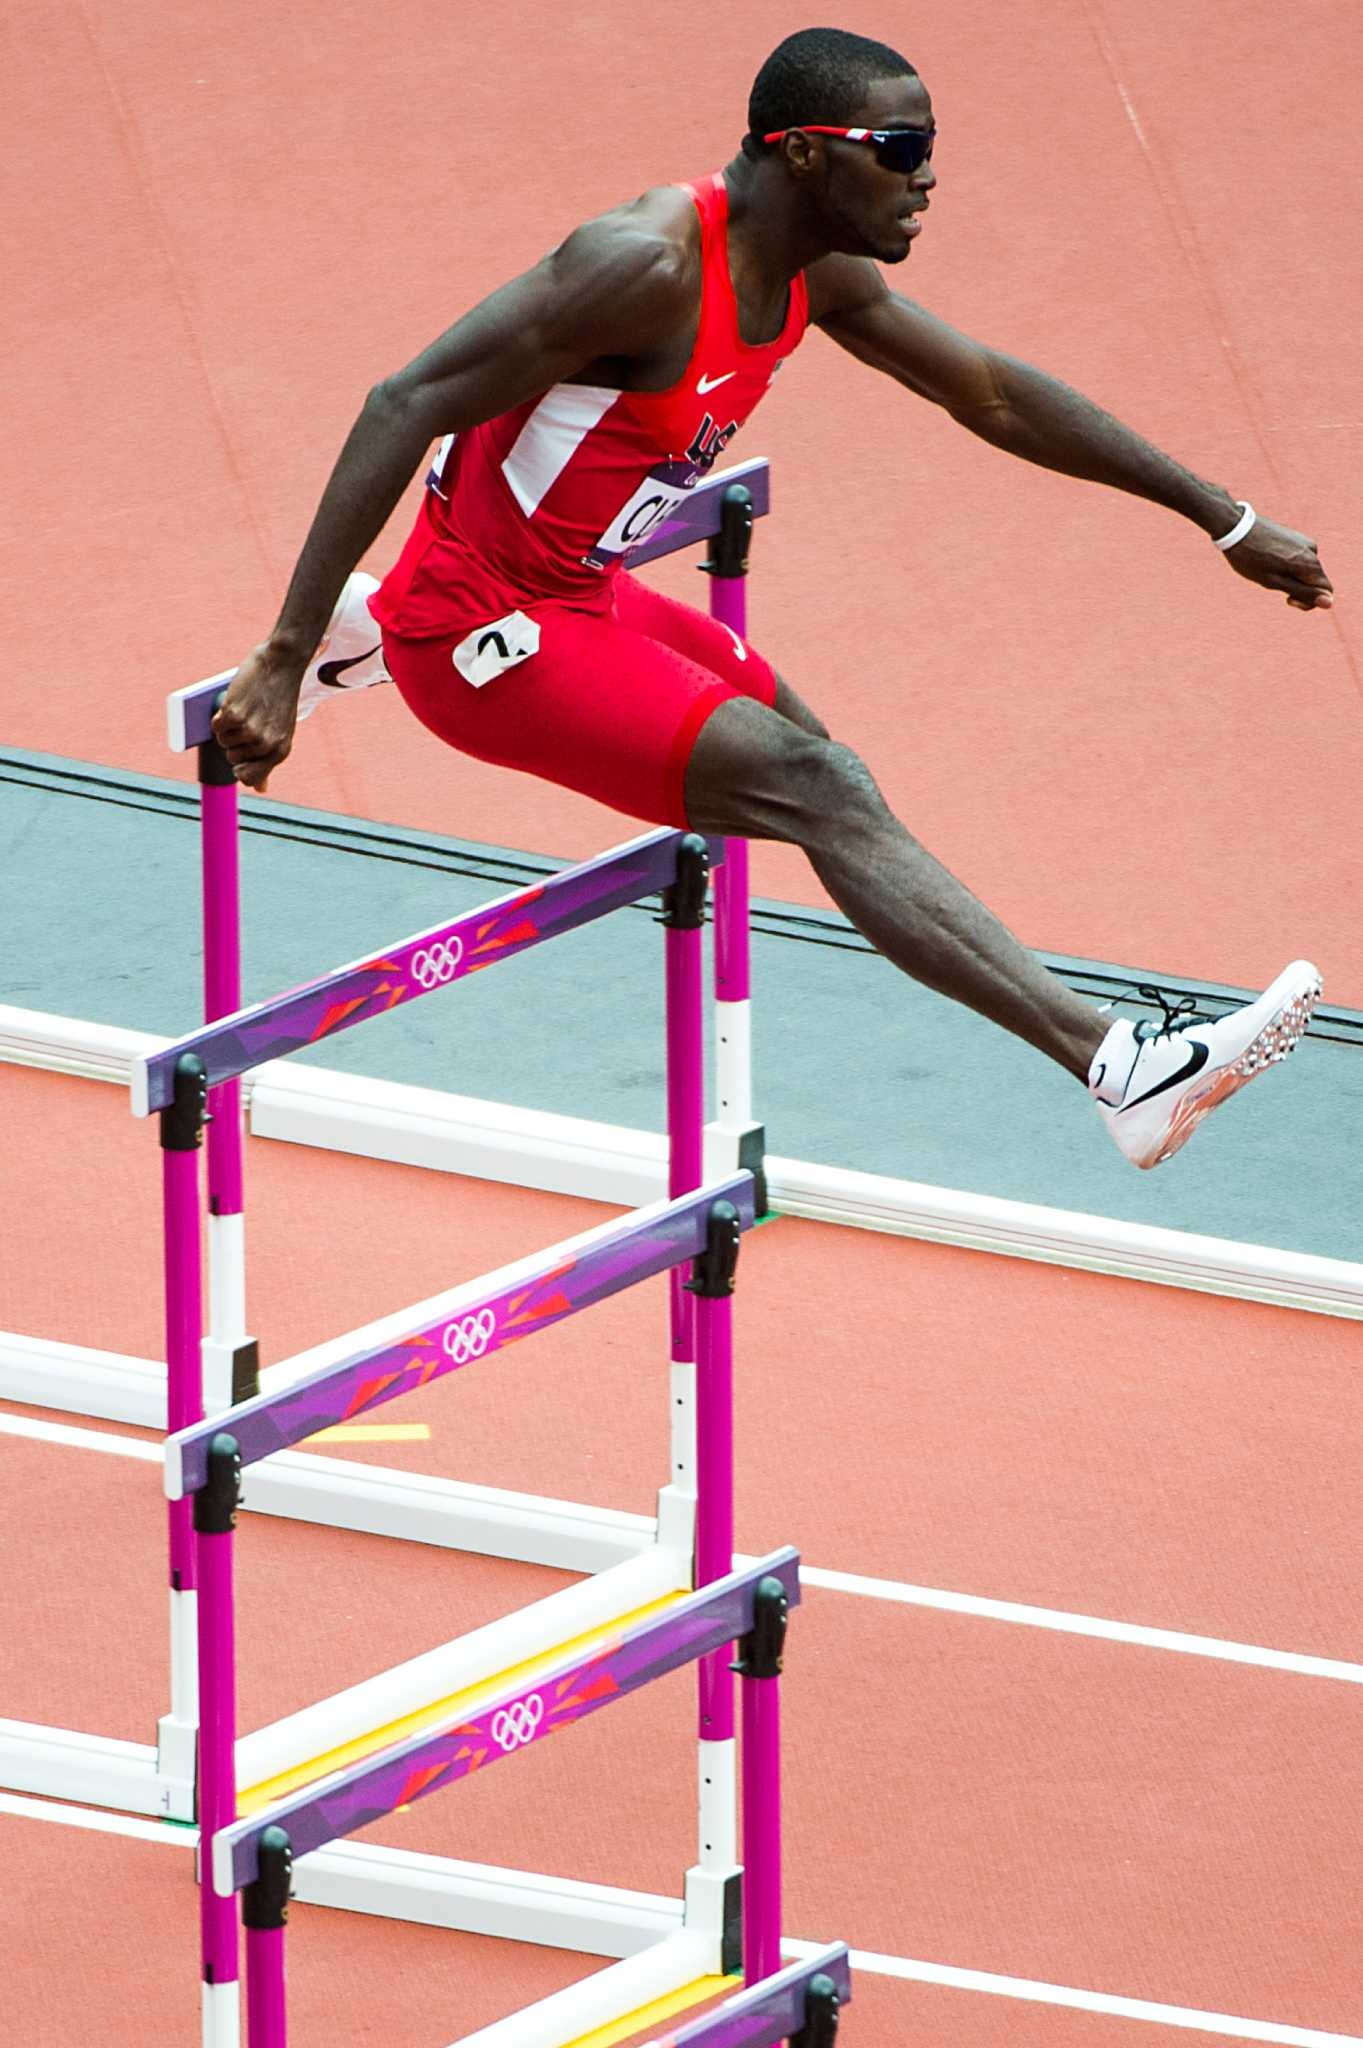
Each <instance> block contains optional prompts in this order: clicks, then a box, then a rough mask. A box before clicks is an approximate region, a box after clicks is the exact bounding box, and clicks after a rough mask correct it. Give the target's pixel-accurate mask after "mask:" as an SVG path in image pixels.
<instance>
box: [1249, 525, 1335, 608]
mask: <svg viewBox="0 0 1363 2048" xmlns="http://www.w3.org/2000/svg"><path fill="white" fill-rule="evenodd" d="M1226 560H1227V561H1228V562H1229V563H1230V565H1231V567H1232V569H1234V571H1235V573H1236V575H1237V576H1245V577H1248V579H1249V581H1250V582H1251V583H1261V584H1262V585H1263V587H1264V589H1265V590H1280V591H1282V592H1283V594H1284V596H1285V597H1286V598H1287V601H1288V603H1289V604H1290V605H1295V606H1296V608H1297V610H1298V611H1301V612H1315V611H1328V610H1329V608H1330V606H1331V605H1332V604H1333V603H1334V601H1335V596H1334V585H1333V584H1332V583H1331V581H1330V579H1329V577H1328V576H1327V575H1326V573H1325V571H1324V569H1322V568H1321V566H1320V556H1319V555H1318V554H1317V553H1316V544H1315V542H1314V541H1313V540H1308V539H1307V537H1306V535H1305V534H1304V533H1296V532H1294V531H1293V529H1292V528H1291V527H1290V526H1275V525H1274V523H1273V521H1272V520H1271V519H1256V520H1255V522H1254V524H1253V526H1252V527H1251V528H1250V530H1249V532H1248V533H1247V534H1246V535H1245V537H1244V539H1243V540H1238V541H1237V542H1236V543H1235V546H1234V547H1233V548H1227V550H1226Z"/></svg>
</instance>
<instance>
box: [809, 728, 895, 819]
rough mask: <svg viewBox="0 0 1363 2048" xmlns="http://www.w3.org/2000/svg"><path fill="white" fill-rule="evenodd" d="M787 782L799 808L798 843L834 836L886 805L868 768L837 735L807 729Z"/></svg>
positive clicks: (879, 810)
mask: <svg viewBox="0 0 1363 2048" xmlns="http://www.w3.org/2000/svg"><path fill="white" fill-rule="evenodd" d="M791 786H792V793H793V794H794V795H795V797H796V800H797V802H798V805H799V810H800V816H801V824H802V826H803V830H802V833H801V843H802V844H815V843H817V842H818V841H819V840H822V839H826V838H829V837H837V835H838V834H839V832H843V831H846V830H847V829H849V828H850V827H852V826H854V825H857V824H862V823H868V822H870V821H872V820H874V819H875V818H877V817H879V816H880V815H881V814H882V813H883V811H884V809H885V800H884V798H883V797H882V796H881V794H880V791H879V790H878V789H877V787H876V783H875V778H874V777H873V775H872V774H871V771H870V769H869V768H868V767H867V766H866V763H865V762H864V761H863V760H862V758H861V756H860V754H857V753H854V752H853V750H852V748H851V747H848V746H844V745H843V743H842V742H841V741H840V740H830V739H818V738H816V737H815V736H814V735H813V734H810V735H809V736H808V738H807V739H806V742H805V744H804V746H802V747H801V748H800V749H799V750H798V754H797V757H796V759H795V760H794V762H793V763H792V774H791Z"/></svg>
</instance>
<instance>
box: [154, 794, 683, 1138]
mask: <svg viewBox="0 0 1363 2048" xmlns="http://www.w3.org/2000/svg"><path fill="white" fill-rule="evenodd" d="M688 839H690V840H691V841H692V843H693V844H695V843H699V844H701V845H704V844H705V842H704V841H700V842H696V841H695V840H694V836H693V835H689V834H684V833H681V832H669V831H662V832H649V833H645V834H644V835H643V837H642V838H639V839H633V840H629V841H628V842H627V843H626V844H625V845H623V846H619V847H615V848H613V849H612V850H611V852H609V853H603V854H600V855H598V856H597V858H596V859H595V860H589V861H584V862H583V863H582V865H581V866H580V867H575V868H567V869H565V870H564V872H563V873H562V874H557V875H551V876H550V877H549V879H548V880H547V881H545V882H541V883H540V884H538V886H537V887H535V888H533V889H520V890H516V891H514V892H513V893H512V894H511V895H509V896H499V897H495V898H494V899H493V900H492V901H491V902H489V903H484V904H481V905H480V906H479V908H478V909H476V910H470V911H467V912H465V914H464V915H463V916H461V917H456V918H451V919H450V920H449V921H448V922H447V923H445V924H439V925H432V926H430V927H429V928H428V929H427V930H426V931H421V932H414V933H413V934H412V935H411V936H410V937H408V938H405V939H399V940H398V941H397V943H396V944H395V945H393V946H390V947H388V948H387V950H386V951H384V952H382V953H377V954H372V955H370V957H369V958H368V959H365V960H354V961H351V962H349V963H348V964H347V965H346V966H344V967H337V968H334V969H333V970H332V972H331V973H330V974H324V975H322V976H320V977H319V978H318V979H317V980H316V981H310V982H307V983H306V984H305V985H304V986H303V987H302V988H296V989H289V990H286V991H285V993H284V994H283V995H278V996H272V997H270V998H269V999H267V1000H266V1001H265V1002H263V1003H255V1004H253V1005H252V1006H251V1007H250V1008H249V1009H245V1010H238V1011H236V1012H235V1014H234V1015H232V1016H230V1017H223V1018H219V1019H218V1020H216V1021H215V1022H214V1023H211V1024H205V1025H204V1026H203V1027H202V1028H201V1029H200V1030H198V1031H192V1032H189V1033H187V1034H186V1036H185V1037H183V1038H180V1039H177V1040H176V1041H175V1043H174V1044H173V1045H169V1046H166V1047H165V1048H164V1049H163V1050H161V1051H160V1052H155V1053H151V1054H149V1055H147V1056H146V1057H145V1058H142V1059H138V1060H136V1061H135V1062H134V1064H133V1076H132V1096H133V1114H134V1115H135V1116H146V1115H148V1114H150V1113H152V1112H154V1111H156V1110H161V1109H165V1108H167V1107H168V1106H169V1104H170V1101H171V1098H172V1093H173V1077H174V1073H175V1067H176V1062H177V1061H178V1060H180V1059H182V1058H183V1057H184V1056H185V1055H186V1054H187V1053H192V1054H193V1055H194V1056H195V1057H196V1058H197V1059H199V1060H201V1061H202V1062H203V1065H204V1069H205V1072H206V1073H207V1076H208V1085H209V1086H210V1088H216V1087H218V1086H220V1085H221V1083H222V1082H224V1081H226V1080H230V1079H232V1078H234V1077H235V1076H237V1075H239V1074H245V1073H249V1071H250V1070H251V1068H252V1067H258V1066H260V1065H261V1064H262V1063H263V1062H264V1061H266V1060H271V1059H278V1058H280V1057H282V1056H283V1055H284V1054H286V1053H291V1052H297V1051H298V1050H299V1049H300V1048H301V1047H303V1046H307V1045H317V1044H319V1043H320V1042H321V1040H323V1039H324V1038H331V1037H334V1036H335V1034H336V1033H337V1032H339V1031H346V1030H349V1029H350V1027H351V1026H352V1025H354V1024H360V1023H363V1022H364V1020H365V1019H366V1018H368V1017H378V1016H382V1015H384V1014H385V1013H386V1012H387V1011H389V1010H394V1009H397V1008H398V1007H399V1006H400V1005H401V1004H404V1003H410V1002H413V1001H415V1000H416V998H417V997H418V996H424V995H429V994H430V993H431V992H432V990H434V989H437V988H446V987H449V986H450V985H451V984H452V983H454V982H456V981H462V980H463V979H464V977H465V976H466V975H469V974H476V973H479V972H480V971H481V970H482V969H484V968H487V967H491V966H493V965H495V964H496V963H497V962H498V961H501V960H510V959H512V958H514V956H515V955H516V954H518V953H524V952H527V951H528V950H529V949H530V947H532V946H537V945H539V944H540V943H541V942H542V941H543V940H545V939H552V938H556V937H557V936H558V935H559V934H560V933H561V932H567V931H574V930H576V929H577V927H578V926H580V925H584V924H590V923H592V922H593V920H594V919H596V918H598V917H606V916H608V915H609V914H610V912H611V911H613V910H620V909H623V908H624V906H625V905H626V904H629V903H636V902H638V901H639V899H640V898H641V897H644V896H651V895H653V894H655V893H656V892H659V891H666V890H669V889H671V888H672V886H673V883H674V882H675V880H676V875H677V864H678V857H679V851H680V849H681V848H682V846H683V844H684V843H685V842H686V841H687V840H688ZM710 851H711V854H712V857H717V858H720V859H722V858H723V842H722V841H719V840H717V841H714V842H712V843H711V847H710Z"/></svg>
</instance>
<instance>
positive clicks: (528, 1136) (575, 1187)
mask: <svg viewBox="0 0 1363 2048" xmlns="http://www.w3.org/2000/svg"><path fill="white" fill-rule="evenodd" d="M170 1042H171V1041H170V1040H169V1039H167V1038H163V1037H159V1036H155V1035H153V1034H151V1033H148V1032H140V1031H125V1030H122V1029H121V1028H118V1027H116V1026H113V1025H107V1024H91V1023H87V1022H85V1021H83V1020H81V1019H79V1018H71V1017H58V1016H54V1015H52V1014H50V1013H48V1012H46V1011H40V1010H22V1009H17V1008H14V1007H13V1006H10V1005H0V1062H8V1063H10V1064H13V1065H18V1066H29V1067H36V1068H41V1069H43V1070H45V1071H47V1072H55V1073H64V1074H75V1075H80V1076H82V1077H83V1078H85V1079H89V1080H102V1081H113V1082H117V1083H119V1084H120V1085H122V1086H124V1087H127V1086H128V1085H129V1080H130V1074H131V1069H132V1063H133V1061H134V1060H135V1059H137V1058H140V1057H145V1056H146V1055H147V1054H148V1053H152V1052H155V1051H157V1050H159V1049H160V1048H161V1047H162V1046H164V1045H167V1044H169V1043H170ZM243 1094H244V1096H245V1099H246V1104H247V1115H248V1118H249V1128H250V1130H251V1131H252V1133H253V1135H255V1136H256V1137H264V1138H278V1139H283V1140H286V1141H288V1142H290V1143H293V1144H301V1145H314V1146H317V1147H319V1148H320V1149H322V1150H325V1151H332V1152H348V1153H353V1154H356V1155H357V1156H359V1157H361V1158H366V1159H384V1160H389V1161H392V1162H394V1163H395V1164H398V1165H403V1166H424V1167H430V1168H434V1169H436V1170H438V1171H441V1172H445V1173H459V1174H464V1175H467V1176H471V1177H472V1178H474V1179H480V1180H495V1181H503V1182H506V1183H509V1184H510V1185H512V1186H517V1187H530V1188H539V1189H542V1190H544V1191H546V1192H548V1193H551V1194H565V1195H579V1196H585V1197H587V1198H589V1199H591V1200H593V1201H599V1202H611V1203H614V1204H617V1205H619V1206H620V1207H622V1208H638V1207H641V1206H642V1205H643V1204H644V1203H647V1202H655V1201H658V1200H660V1199H662V1197H663V1196H664V1195H665V1193H666V1187H665V1161H664V1140H663V1138H662V1137H661V1135H659V1134H656V1133H654V1132H651V1131H639V1130H633V1129H628V1128H626V1127H624V1126H622V1125H617V1124H602V1123H592V1122H588V1121H587V1120H585V1119H583V1118H580V1117H565V1116H556V1115H551V1114H550V1113H548V1112H546V1111H538V1110H527V1109H516V1108H514V1107H511V1106H509V1105H508V1104H506V1103H500V1102H484V1101H480V1100H478V1099H476V1098H474V1097H471V1096H466V1095H450V1094H446V1093H444V1092H442V1091H440V1090H438V1089H433V1088H413V1087H409V1086H407V1085H405V1084H404V1083H401V1082H396V1081H376V1080H371V1079H368V1078H366V1077H365V1076H362V1075H356V1074H345V1073H340V1072H338V1071H336V1070H334V1069H329V1068H322V1067H300V1066H296V1065H293V1064H291V1063H289V1062H288V1061H283V1060H273V1061H269V1062H267V1063H266V1064H264V1065H263V1066H260V1067H257V1068H256V1069H255V1072H254V1074H253V1075H250V1076H248V1077H246V1079H245V1080H244V1082H243ZM767 1179H768V1185H769V1188H770V1191H771V1201H772V1205H773V1207H774V1208H775V1209H777V1210H778V1211H780V1212H781V1213H782V1214H784V1215H788V1216H803V1217H808V1218H811V1219H813V1220H814V1221H817V1222H822V1223H840V1224H845V1225H851V1226H853V1227H855V1228H858V1229H862V1230H877V1231H885V1232H889V1233H890V1234H892V1235H895V1236H900V1237H913V1238H920V1239H926V1240H930V1241H932V1242H935V1243H938V1244H953V1245H960V1246H964V1247H966V1248H968V1249H970V1250H972V1251H986V1252H994V1253H998V1254H1001V1255H1003V1256H1006V1257H1010V1258H1020V1259H1033V1260H1039V1261H1041V1262H1043V1263H1045V1264H1048V1265H1061V1266H1070V1267H1075V1268H1077V1269H1079V1270H1081V1271H1085V1272H1095V1273H1110V1274H1113V1275H1116V1276H1118V1277H1120V1278H1123V1279H1128V1280H1146V1281H1152V1282H1156V1283H1158V1284H1161V1285H1164V1286H1170V1287H1187V1288H1192V1289H1195V1290H1196V1291H1198V1292H1201V1293H1208V1294H1221V1295H1228V1296H1231V1297H1233V1298H1235V1299H1238V1300H1243V1301H1259V1302H1267V1303H1271V1304H1273V1305H1275V1306H1278V1307H1282V1308H1295V1309H1306V1310H1310V1311H1313V1312H1315V1313H1317V1314H1321V1315H1333V1316H1346V1317H1351V1318H1354V1319H1363V1264H1360V1263H1358V1262H1357V1261H1354V1260H1350V1259H1328V1258H1321V1257H1318V1256H1316V1255H1315V1254H1312V1253H1308V1252H1290V1251H1283V1250H1276V1249H1274V1248H1272V1247H1269V1246H1265V1245H1257V1244H1241V1243H1238V1242H1237V1241H1235V1240H1234V1239H1231V1238H1219V1237H1205V1236H1202V1235H1199V1234H1197V1233H1195V1232H1192V1231H1183V1230H1165V1229H1161V1228H1159V1227H1157V1226H1155V1225H1153V1224H1146V1223H1127V1222H1123V1221H1121V1220H1119V1219H1117V1218H1114V1217H1107V1216H1091V1215H1087V1214H1084V1213H1082V1212H1080V1211H1077V1210H1069V1209H1052V1208H1047V1207H1044V1206H1042V1205H1041V1204H1039V1203H1035V1202H1012V1201H1006V1200H1004V1199H1003V1198H1002V1197H1001V1196H995V1195H976V1194H970V1193H966V1192H963V1191H962V1190H960V1189H956V1188H939V1187H932V1186H930V1185H928V1184H927V1183H925V1182H920V1181H908V1180H894V1179H890V1178H888V1177H886V1176H884V1175H881V1174H871V1173H854V1172H850V1171H847V1170H844V1169H842V1168H838V1167H832V1166H819V1165H815V1164H812V1163H810V1162H809V1161H806V1160H798V1159H781V1158H769V1159H768V1160H767ZM4 1391H5V1388H4V1386H3V1383H0V1393H2V1392H4ZM11 1398H17V1399H29V1398H31V1397H30V1396H27V1395H17V1396H12V1397H11Z"/></svg>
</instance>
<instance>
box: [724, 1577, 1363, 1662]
mask: <svg viewBox="0 0 1363 2048" xmlns="http://www.w3.org/2000/svg"><path fill="white" fill-rule="evenodd" d="M743 1561H746V1560H743ZM751 1561H752V1562H754V1563H755V1562H756V1560H755V1559H754V1560H751ZM739 1562H740V1560H738V1559H735V1563H739ZM800 1583H801V1584H802V1585H805V1586H822V1587H824V1588H826V1589H827V1590H828V1591H829V1592H832V1593H855V1594H860V1595H861V1596H862V1597H864V1598H865V1599H868V1600H891V1601H898V1602H900V1603H901V1604H902V1605H903V1606H906V1607H935V1608H937V1609H939V1610H940V1611H941V1612H942V1613H944V1614H973V1615H977V1616H978V1617H979V1618H980V1619H981V1620H984V1621H1009V1622H1013V1623H1016V1624H1018V1625H1020V1626H1021V1627H1023V1628H1047V1629H1053V1630H1055V1631H1056V1633H1057V1634H1060V1635H1069V1636H1095V1637H1097V1638H1098V1640H1099V1641H1100V1642H1108V1643H1135V1644H1137V1645H1138V1646H1139V1647H1140V1648H1141V1649H1144V1650H1176V1651H1178V1652H1179V1653H1180V1654H1181V1655H1183V1656H1186V1657H1214V1658H1219V1659H1220V1660H1221V1661H1222V1662H1223V1663H1226V1664H1257V1665H1260V1666H1262V1667H1264V1668H1265V1669H1266V1670H1269V1671H1292V1672H1295V1673H1297V1675H1298V1676H1300V1677H1304V1678H1335V1679H1340V1680H1342V1681H1343V1683H1344V1684H1346V1685H1363V1664H1351V1663H1346V1662H1345V1661H1344V1659H1342V1658H1339V1657H1311V1656H1307V1655H1305V1654H1304V1653H1302V1652H1300V1651H1297V1650H1268V1649H1264V1648H1263V1647H1262V1646H1261V1645H1260V1644H1258V1643H1231V1642H1227V1641H1225V1640H1224V1639H1223V1638H1222V1637H1221V1636H1193V1635H1185V1634H1183V1633H1182V1632H1181V1631H1180V1630H1178V1629H1171V1628H1146V1627H1145V1626H1144V1625H1143V1624H1142V1623H1140V1622H1135V1621H1106V1620H1104V1618H1103V1617H1102V1616H1101V1615H1096V1614H1068V1613H1066V1612H1065V1611H1064V1610H1063V1609H1061V1608H1057V1607H1028V1606H1025V1605H1024V1604H1023V1603H1022V1602H1020V1601H1017V1600H989V1599H986V1598H985V1597H984V1596H983V1595H982V1594H979V1593H946V1592H942V1591H940V1590H939V1589H938V1588H937V1587H935V1586H913V1585H908V1584H905V1583H902V1582H900V1581H898V1580H896V1579H867V1578H860V1577H858V1576H857V1575H856V1574H855V1573H853V1572H830V1571H825V1570H823V1569H822V1567H821V1566H819V1565H806V1564H802V1565H801V1566H800Z"/></svg>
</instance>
